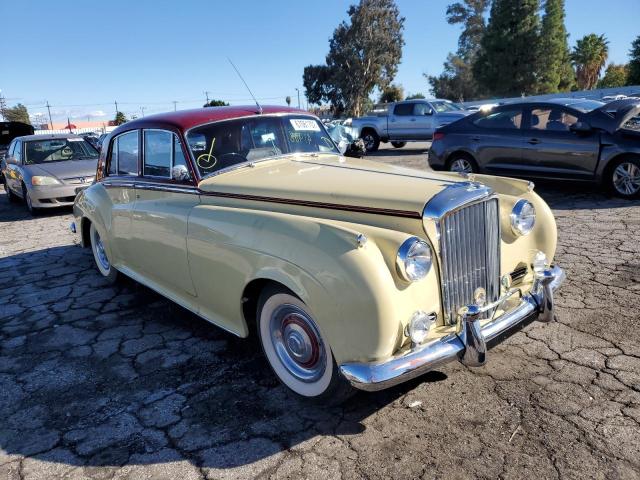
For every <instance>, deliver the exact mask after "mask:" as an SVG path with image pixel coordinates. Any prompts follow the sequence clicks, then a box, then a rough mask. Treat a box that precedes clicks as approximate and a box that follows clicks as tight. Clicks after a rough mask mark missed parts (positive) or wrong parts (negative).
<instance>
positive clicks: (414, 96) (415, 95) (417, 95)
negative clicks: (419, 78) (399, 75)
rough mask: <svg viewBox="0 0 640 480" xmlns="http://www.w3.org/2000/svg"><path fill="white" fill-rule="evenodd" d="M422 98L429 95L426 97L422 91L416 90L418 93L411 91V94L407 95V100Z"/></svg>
mask: <svg viewBox="0 0 640 480" xmlns="http://www.w3.org/2000/svg"><path fill="white" fill-rule="evenodd" d="M420 98H427V97H425V96H424V95H423V94H422V93H420V92H416V93H410V94H409V95H407V98H405V100H417V99H420Z"/></svg>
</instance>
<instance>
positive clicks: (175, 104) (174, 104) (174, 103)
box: [171, 100, 178, 112]
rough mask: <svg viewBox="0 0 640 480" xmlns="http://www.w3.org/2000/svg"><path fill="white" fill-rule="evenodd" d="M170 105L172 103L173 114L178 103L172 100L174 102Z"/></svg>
mask: <svg viewBox="0 0 640 480" xmlns="http://www.w3.org/2000/svg"><path fill="white" fill-rule="evenodd" d="M171 103H173V111H174V112H175V111H176V110H177V105H178V102H176V101H175V100H174V101H173V102H171Z"/></svg>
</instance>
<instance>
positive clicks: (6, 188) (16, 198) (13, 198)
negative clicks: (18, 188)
mask: <svg viewBox="0 0 640 480" xmlns="http://www.w3.org/2000/svg"><path fill="white" fill-rule="evenodd" d="M4 191H5V192H7V200H9V202H11V203H18V202H19V201H20V197H19V196H18V195H16V194H15V193H13V191H12V190H11V189H10V188H9V185H7V183H6V182H5V184H4Z"/></svg>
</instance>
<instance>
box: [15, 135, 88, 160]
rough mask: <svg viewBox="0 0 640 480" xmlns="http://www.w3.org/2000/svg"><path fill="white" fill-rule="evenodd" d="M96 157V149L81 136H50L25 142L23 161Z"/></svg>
mask: <svg viewBox="0 0 640 480" xmlns="http://www.w3.org/2000/svg"><path fill="white" fill-rule="evenodd" d="M92 158H98V151H97V150H96V149H95V148H93V147H92V146H91V144H90V143H89V142H87V141H86V140H84V139H82V138H52V139H48V140H35V141H31V142H26V145H25V155H24V162H25V164H27V165H31V164H34V163H47V162H63V161H66V160H86V159H92Z"/></svg>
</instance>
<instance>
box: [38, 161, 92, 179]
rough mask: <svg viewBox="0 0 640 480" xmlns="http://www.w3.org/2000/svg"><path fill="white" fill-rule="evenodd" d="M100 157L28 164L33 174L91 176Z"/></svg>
mask: <svg viewBox="0 0 640 480" xmlns="http://www.w3.org/2000/svg"><path fill="white" fill-rule="evenodd" d="M97 167H98V159H95V160H67V161H65V162H49V163H36V164H32V165H27V168H28V169H29V171H30V172H31V174H32V175H48V176H51V177H56V178H61V179H63V178H73V177H89V176H91V175H95V174H96V168H97Z"/></svg>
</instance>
